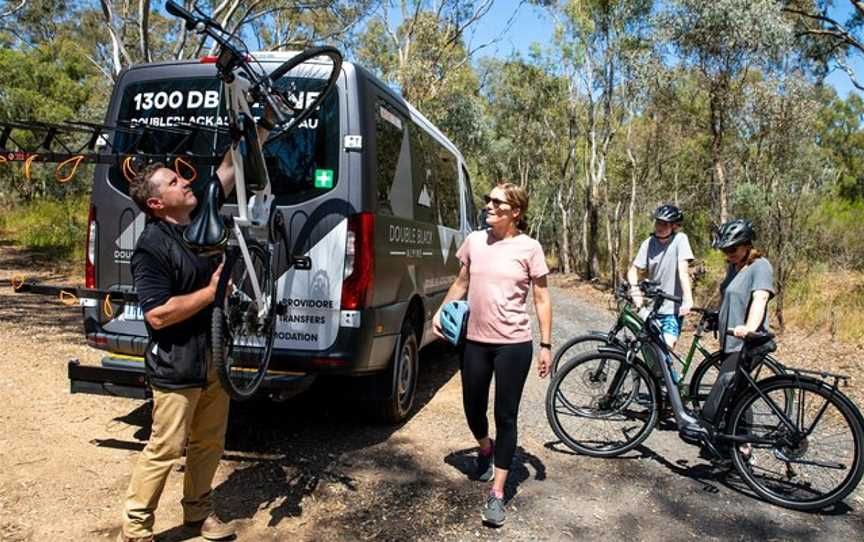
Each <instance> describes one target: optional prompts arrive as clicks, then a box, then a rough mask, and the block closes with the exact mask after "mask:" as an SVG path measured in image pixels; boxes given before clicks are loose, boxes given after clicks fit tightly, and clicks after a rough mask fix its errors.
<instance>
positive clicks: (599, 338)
mask: <svg viewBox="0 0 864 542" xmlns="http://www.w3.org/2000/svg"><path fill="white" fill-rule="evenodd" d="M601 346H618V345H617V344H615V343H611V342H609V334H608V333H604V332H602V331H589V332H588V333H585V334H584V335H577V336H576V337H573V338H572V339H570V340H569V341H567V342H566V343H564V344H563V345H562V346H561V348H559V349H558V350H557V351H556V352H555V356H554V357H553V358H552V374H553V375H554V374H555V373H557V372H558V367H559V366H560V365H561V364H562V363H565V362H567V361H569V360H571V359H573V358H575V357H577V356H581V355H583V354H587V353H589V352H593V351H594V350H596V349H597V348H599V347H601ZM621 348H622V349H623V346H621Z"/></svg>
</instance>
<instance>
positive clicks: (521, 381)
mask: <svg viewBox="0 0 864 542" xmlns="http://www.w3.org/2000/svg"><path fill="white" fill-rule="evenodd" d="M486 210H487V212H488V214H487V218H486V223H487V224H488V225H489V226H490V227H489V229H488V230H484V231H477V232H474V233H472V234H471V235H469V236H468V238H467V239H465V242H464V243H463V244H462V247H461V248H460V249H459V252H457V256H458V257H459V260H460V261H461V262H462V264H463V265H462V269H461V270H460V271H459V277H458V278H457V279H456V281H455V282H454V283H453V286H451V287H450V290H449V291H448V292H447V296H446V297H445V298H444V302H443V303H442V306H443V305H444V304H446V303H448V302H450V301H453V300H457V299H462V298H464V297H465V295H466V294H467V295H468V306H469V308H470V311H471V313H470V317H469V318H468V330H467V334H466V339H467V340H466V344H465V348H464V350H463V352H462V400H463V404H464V407H465V416H466V418H467V419H468V426H469V427H470V429H471V432H472V433H473V434H474V438H476V439H477V443H478V444H479V445H480V451H479V454H478V458H477V478H478V479H480V480H483V481H490V480H494V482H493V486H492V489H491V491H490V492H489V496H488V498H487V499H486V503H485V505H484V507H483V514H482V517H483V520H484V521H485V522H486V523H490V524H493V525H496V526H497V525H501V524H503V523H504V483H505V482H506V480H507V473H508V471H509V470H510V465H511V463H512V461H513V455H514V453H515V451H516V418H517V415H518V413H519V401H520V399H521V398H522V389H523V387H524V386H525V380H526V378H527V377H528V372H529V370H530V368H531V359H532V357H533V345H532V339H531V322H530V319H529V317H528V312H527V310H526V309H527V303H526V301H527V297H528V290H529V287H530V288H531V290H532V293H533V295H534V306H535V309H536V312H537V318H538V319H539V321H540V336H541V341H540V356H539V366H538V372H539V374H540V377H541V378H542V377H545V376H546V375H547V374H548V373H549V364H550V361H551V358H552V345H551V344H550V343H551V337H552V304H551V301H550V299H549V291H548V289H547V287H546V275H547V274H548V273H549V268H548V267H547V266H546V260H545V257H544V256H543V248H542V247H541V246H540V243H538V242H537V241H535V240H534V239H532V238H530V237H528V235H526V234H525V233H523V230H524V229H525V228H526V226H527V224H526V221H525V215H526V212H527V211H528V194H527V193H526V192H525V190H524V189H523V188H522V187H519V186H516V185H513V184H509V183H507V184H500V185H498V186H497V187H495V188H494V189H493V190H492V192H491V193H490V194H489V195H488V196H486ZM440 312H441V310H440V309H439V310H438V312H437V313H436V314H435V317H434V320H433V324H434V329H435V332H436V333H437V334H438V335H439V336H441V337H442V338H443V335H442V333H441V322H440ZM493 375H494V377H495V430H496V437H497V440H496V441H495V442H493V441H492V439H490V438H489V423H488V421H487V419H486V409H487V407H488V403H489V386H490V384H491V381H492V377H493ZM493 455H494V468H493V461H492V456H493Z"/></svg>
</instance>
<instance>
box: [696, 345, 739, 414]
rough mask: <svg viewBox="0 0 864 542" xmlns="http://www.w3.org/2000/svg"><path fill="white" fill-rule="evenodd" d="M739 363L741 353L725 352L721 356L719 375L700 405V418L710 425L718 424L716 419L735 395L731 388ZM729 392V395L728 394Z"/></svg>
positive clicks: (733, 384) (733, 385)
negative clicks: (710, 423)
mask: <svg viewBox="0 0 864 542" xmlns="http://www.w3.org/2000/svg"><path fill="white" fill-rule="evenodd" d="M740 361H741V352H726V353H724V354H723V362H722V363H721V364H720V374H719V375H717V380H716V381H714V385H713V386H712V387H711V392H710V393H708V397H707V398H706V399H705V404H703V405H702V417H703V418H705V419H706V420H708V421H710V422H712V423H715V424H716V423H719V422H720V421H721V420H718V419H717V416H719V415H720V414H721V413H722V411H723V409H724V408H726V407H727V406H728V403H729V401H730V400H731V399H732V396H733V395H734V394H735V390H734V389H733V387H735V385H736V384H737V383H736V382H735V374H736V371H737V370H738V364H739V363H740ZM730 392H731V393H730Z"/></svg>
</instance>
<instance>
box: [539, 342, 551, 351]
mask: <svg viewBox="0 0 864 542" xmlns="http://www.w3.org/2000/svg"><path fill="white" fill-rule="evenodd" d="M540 348H548V349H549V350H552V343H544V342H541V343H540Z"/></svg>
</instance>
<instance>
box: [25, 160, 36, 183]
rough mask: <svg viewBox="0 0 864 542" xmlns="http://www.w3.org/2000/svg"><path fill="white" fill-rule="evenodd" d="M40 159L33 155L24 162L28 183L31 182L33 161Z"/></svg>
mask: <svg viewBox="0 0 864 542" xmlns="http://www.w3.org/2000/svg"><path fill="white" fill-rule="evenodd" d="M38 157H39V156H38V155H36V154H31V155H30V156H28V157H27V159H26V160H24V178H25V179H27V180H28V181H29V180H30V168H31V166H32V165H33V160H36V159H37V158H38Z"/></svg>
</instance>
